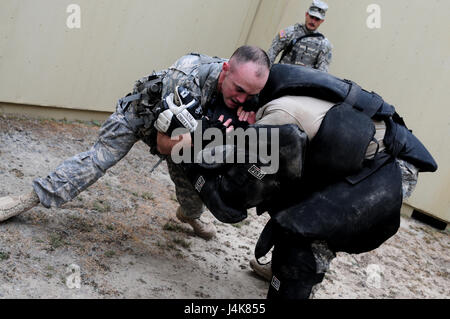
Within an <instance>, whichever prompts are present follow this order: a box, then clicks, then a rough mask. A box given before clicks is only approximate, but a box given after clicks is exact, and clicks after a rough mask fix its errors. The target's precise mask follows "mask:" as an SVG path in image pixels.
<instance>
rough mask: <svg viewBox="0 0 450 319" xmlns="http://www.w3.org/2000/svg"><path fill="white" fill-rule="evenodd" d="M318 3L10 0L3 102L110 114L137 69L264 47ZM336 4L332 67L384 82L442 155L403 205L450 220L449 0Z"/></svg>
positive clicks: (371, 84)
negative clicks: (74, 24)
mask: <svg viewBox="0 0 450 319" xmlns="http://www.w3.org/2000/svg"><path fill="white" fill-rule="evenodd" d="M310 2H311V1H310V0H308V1H305V0H302V1H299V0H297V1H291V0H280V1H273V0H259V1H257V0H255V1H252V0H227V1H221V0H203V1H202V0H190V1H177V0H167V1H156V0H155V1H151V0H127V1H119V0H115V1H111V0H96V1H89V0H70V1H65V0H53V1H52V0H41V1H32V0H29V1H26V0H2V1H1V2H0V102H6V103H8V104H6V105H5V104H4V105H3V106H1V105H0V112H1V111H5V110H11V109H14V105H15V104H31V105H35V106H36V105H38V106H51V107H61V108H67V109H79V110H96V111H103V112H112V111H113V110H114V105H115V103H116V101H117V99H118V98H120V97H121V96H123V95H124V94H125V93H127V92H128V91H129V90H130V89H131V87H132V85H133V83H134V81H135V80H136V79H138V78H139V77H141V76H144V75H145V74H147V73H150V72H151V71H152V70H154V69H155V70H158V69H163V68H165V67H167V66H169V65H170V64H171V63H172V62H173V61H174V60H176V59H177V58H178V57H179V56H181V55H183V54H185V53H187V52H191V51H197V52H202V53H206V54H209V55H218V56H221V57H228V56H229V55H230V54H231V53H232V52H233V51H234V49H235V48H236V47H238V46H239V45H241V44H244V43H248V44H254V45H258V46H260V47H262V48H264V49H268V48H269V45H270V43H271V41H272V38H273V37H274V35H275V34H276V32H278V31H279V30H280V29H281V28H284V27H287V26H289V25H291V24H293V23H295V22H298V21H300V22H303V21H304V13H305V11H306V10H307V8H308V6H309V4H310ZM71 3H77V4H79V5H80V7H81V28H80V29H69V28H68V27H67V26H66V19H67V17H68V16H69V13H67V12H66V8H67V6H68V5H69V4H71ZM328 4H329V6H330V9H329V12H328V14H327V18H326V21H325V23H324V24H323V25H322V26H321V27H320V30H319V31H321V32H322V33H324V34H325V35H326V36H327V37H328V38H329V39H330V41H331V42H332V43H333V45H334V50H333V62H332V65H331V67H330V73H332V74H334V75H336V76H338V77H341V78H348V79H351V80H354V81H356V82H358V83H359V84H360V85H361V86H363V87H364V88H366V89H369V90H374V91H376V92H377V93H379V94H380V95H382V96H383V97H384V98H385V99H386V100H387V101H388V102H390V103H391V104H393V105H394V106H395V107H396V108H397V110H398V111H399V113H400V114H402V116H403V117H404V118H405V120H406V122H407V124H408V126H409V127H410V128H411V129H412V130H413V131H414V133H415V134H416V135H417V136H418V137H419V138H420V139H421V140H422V141H423V143H424V144H425V145H426V146H427V148H428V149H429V150H430V151H431V153H432V154H433V155H434V156H435V159H436V160H437V162H438V164H439V170H438V172H437V173H434V174H428V173H425V174H421V176H420V178H419V184H418V186H417V188H416V191H415V192H414V194H413V196H412V198H411V199H409V200H408V202H407V204H408V205H410V206H411V207H413V208H414V209H417V210H420V211H423V212H426V213H429V214H432V215H433V216H435V217H438V218H440V219H443V220H445V221H450V196H449V195H450V194H449V189H450V164H449V163H450V148H449V147H448V146H447V139H448V138H449V137H450V108H449V107H448V106H447V104H448V103H447V101H448V100H450V91H449V90H448V89H447V88H448V87H450V78H449V76H448V74H449V71H450V54H449V52H450V41H449V37H448V33H447V31H448V29H449V24H450V23H449V22H448V19H447V17H446V15H447V12H449V11H450V1H445V0H429V1H425V0H396V1H389V0H376V1H374V0H329V1H328ZM371 4H377V5H378V6H379V9H380V10H381V11H380V17H381V27H380V28H373V29H371V28H369V27H368V25H367V19H368V18H369V16H371V14H373V12H370V13H369V12H367V8H368V6H369V5H371ZM11 103H13V104H11ZM21 108H22V111H24V112H26V110H27V109H28V110H31V108H30V107H27V106H26V105H22V106H21ZM36 109H38V108H36V107H34V108H33V110H34V112H36ZM42 110H46V111H47V112H52V109H50V108H42ZM77 114H81V113H77ZM104 114H108V113H104ZM74 116H78V115H74ZM97 116H98V114H97ZM105 116H106V115H105ZM49 117H50V116H49Z"/></svg>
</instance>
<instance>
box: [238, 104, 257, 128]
mask: <svg viewBox="0 0 450 319" xmlns="http://www.w3.org/2000/svg"><path fill="white" fill-rule="evenodd" d="M237 116H238V117H239V121H243V122H247V123H248V124H255V123H256V113H255V112H253V111H250V112H247V111H244V107H243V106H240V107H239V108H238V110H237Z"/></svg>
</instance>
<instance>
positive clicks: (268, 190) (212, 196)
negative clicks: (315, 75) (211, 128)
mask: <svg viewBox="0 0 450 319" xmlns="http://www.w3.org/2000/svg"><path fill="white" fill-rule="evenodd" d="M248 130H254V132H255V133H256V134H255V135H254V136H255V137H256V138H257V143H261V144H264V145H265V146H266V147H267V155H269V154H270V156H273V155H275V156H277V159H276V160H278V170H277V171H276V172H273V173H269V172H267V171H265V170H268V168H269V167H271V165H273V164H274V163H269V162H268V159H270V157H264V156H261V155H262V154H261V153H257V154H255V153H254V152H253V151H252V150H251V147H250V146H254V145H250V144H251V143H252V142H253V143H254V141H250V143H247V144H246V148H245V149H239V148H237V147H234V148H233V151H234V154H233V156H232V158H230V157H229V156H225V158H228V159H229V162H228V163H223V164H222V165H213V164H207V165H203V164H188V163H184V164H182V166H183V168H184V170H185V172H186V174H187V176H188V177H189V179H190V180H191V182H192V184H193V185H194V187H195V188H196V190H197V191H198V192H199V195H200V197H201V198H202V200H203V201H204V203H205V205H206V206H207V207H208V208H209V210H210V211H211V213H212V214H213V215H214V216H215V217H216V218H217V219H218V220H220V221H222V222H225V223H235V222H238V221H240V220H242V219H244V218H245V217H246V216H247V208H250V207H255V206H259V207H262V208H263V209H264V208H265V207H266V206H267V204H268V203H270V202H272V201H273V200H274V199H275V198H277V196H281V195H280V192H282V191H283V189H284V188H281V187H280V185H281V184H282V185H284V186H287V185H292V184H295V183H297V182H298V181H299V180H300V177H301V173H302V167H303V157H304V150H305V147H306V142H307V137H306V134H305V133H303V132H302V131H301V130H300V129H299V128H298V127H297V126H295V125H281V126H271V125H270V126H266V125H254V126H251V127H249V128H248ZM273 140H274V141H275V143H276V145H272V141H273ZM261 144H260V145H261ZM260 150H261V149H259V151H260ZM205 151H208V150H205ZM241 155H244V158H245V162H244V163H239V160H240V159H242V158H241V157H240V156H241ZM220 158H221V159H222V158H224V157H220ZM235 163H237V164H235ZM209 168H211V169H209Z"/></svg>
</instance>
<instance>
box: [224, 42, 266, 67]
mask: <svg viewBox="0 0 450 319" xmlns="http://www.w3.org/2000/svg"><path fill="white" fill-rule="evenodd" d="M232 59H233V60H234V61H236V62H237V63H245V62H253V63H256V64H258V65H260V66H262V67H265V68H267V69H270V60H269V56H268V55H267V53H266V51H264V50H263V49H261V48H259V47H256V46H251V45H243V46H241V47H239V48H238V49H237V50H236V51H234V53H233V55H232V56H231V58H230V60H232Z"/></svg>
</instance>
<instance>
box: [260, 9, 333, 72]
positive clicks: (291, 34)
mask: <svg viewBox="0 0 450 319" xmlns="http://www.w3.org/2000/svg"><path fill="white" fill-rule="evenodd" d="M327 10H328V5H327V4H326V3H324V2H323V1H320V0H313V3H312V4H311V6H310V7H309V10H308V11H307V12H306V13H305V24H300V23H296V24H295V25H293V26H290V27H287V28H286V29H283V30H281V31H280V32H279V33H278V34H277V35H276V36H275V39H273V41H272V45H271V46H270V49H269V51H268V52H267V54H268V55H269V59H270V62H271V63H274V62H275V59H276V57H277V56H278V54H280V52H282V55H281V58H280V61H279V63H286V64H298V65H303V66H307V67H311V68H313V69H318V70H321V71H325V72H328V67H329V65H330V63H331V50H332V45H331V43H330V41H328V39H327V38H326V37H325V36H324V35H323V34H321V33H319V32H317V29H318V28H319V26H320V25H321V24H322V23H323V22H324V21H325V20H324V19H325V13H326V12H327Z"/></svg>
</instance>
